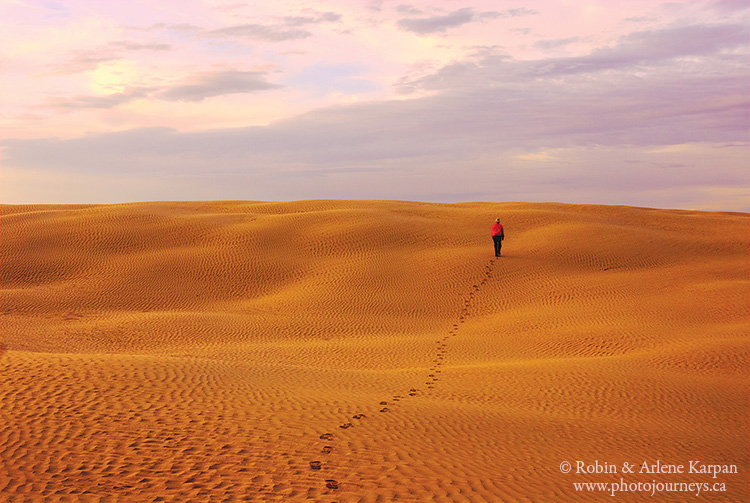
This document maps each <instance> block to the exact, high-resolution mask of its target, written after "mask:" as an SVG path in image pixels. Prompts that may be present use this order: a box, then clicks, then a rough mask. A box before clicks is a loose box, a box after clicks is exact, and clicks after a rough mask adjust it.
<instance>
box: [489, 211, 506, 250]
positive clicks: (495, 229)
mask: <svg viewBox="0 0 750 503" xmlns="http://www.w3.org/2000/svg"><path fill="white" fill-rule="evenodd" d="M503 239H505V229H503V226H502V224H501V223H500V219H499V218H498V219H497V220H495V223H494V224H492V241H493V242H494V243H495V256H496V257H499V256H500V249H501V248H502V247H503Z"/></svg>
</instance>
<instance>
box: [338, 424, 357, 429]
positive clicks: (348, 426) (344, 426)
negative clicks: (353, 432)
mask: <svg viewBox="0 0 750 503" xmlns="http://www.w3.org/2000/svg"><path fill="white" fill-rule="evenodd" d="M352 426H354V425H353V424H352V423H344V424H342V425H340V426H339V428H341V429H342V430H345V429H347V428H351V427H352Z"/></svg>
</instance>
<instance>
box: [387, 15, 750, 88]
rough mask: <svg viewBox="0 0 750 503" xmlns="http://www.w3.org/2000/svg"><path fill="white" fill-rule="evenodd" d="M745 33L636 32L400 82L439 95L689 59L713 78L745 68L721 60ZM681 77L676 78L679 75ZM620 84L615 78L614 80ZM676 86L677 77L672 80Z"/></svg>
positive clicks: (696, 29)
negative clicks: (567, 52) (573, 50)
mask: <svg viewBox="0 0 750 503" xmlns="http://www.w3.org/2000/svg"><path fill="white" fill-rule="evenodd" d="M747 38H748V27H747V26H744V25H738V24H725V25H716V26H701V25H691V26H683V27H671V28H665V29H662V30H648V31H640V32H635V33H632V34H630V35H627V36H625V37H622V38H621V39H620V40H619V43H618V44H616V45H614V46H612V47H605V48H599V49H595V50H594V51H592V52H591V53H589V54H587V55H584V56H575V57H564V58H547V59H541V60H535V61H525V62H512V61H508V57H507V56H506V55H504V54H497V53H496V54H492V53H491V52H488V51H485V52H484V53H483V54H482V57H481V58H479V59H478V60H477V59H468V60H464V61H458V62H455V63H452V64H450V65H447V66H445V67H443V68H442V69H440V70H439V71H437V72H435V73H434V74H432V75H428V76H426V77H421V78H420V79H417V80H414V81H401V82H399V83H398V85H399V86H400V88H401V92H403V93H410V92H413V91H415V90H418V89H423V90H433V91H434V90H438V89H448V88H468V87H476V86H486V85H490V83H491V85H500V84H501V83H505V84H510V83H514V82H526V81H527V80H528V79H535V78H550V79H552V78H564V77H566V76H567V77H570V78H573V77H575V76H576V75H596V74H598V73H603V72H609V71H621V72H625V74H626V75H629V72H643V71H644V70H645V69H646V67H656V66H661V67H662V68H667V66H665V65H668V64H670V63H674V64H678V63H679V62H680V61H682V60H685V59H689V58H703V59H702V60H701V65H703V67H704V69H706V70H707V69H709V68H712V67H714V68H715V70H714V71H715V72H722V71H727V70H732V71H737V70H736V69H739V68H744V69H745V71H746V68H747V58H746V57H744V56H742V55H733V54H728V55H723V54H722V53H723V52H724V51H730V52H731V51H733V50H735V49H737V48H742V47H745V46H746V43H747ZM677 75H679V72H678V73H677ZM618 78H619V77H618ZM675 78H676V81H677V83H679V82H680V80H681V77H675Z"/></svg>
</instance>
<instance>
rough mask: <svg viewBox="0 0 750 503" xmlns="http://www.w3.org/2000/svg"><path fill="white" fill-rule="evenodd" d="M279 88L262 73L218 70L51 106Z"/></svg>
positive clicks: (79, 107) (103, 105) (105, 104)
mask: <svg viewBox="0 0 750 503" xmlns="http://www.w3.org/2000/svg"><path fill="white" fill-rule="evenodd" d="M280 87H282V86H281V85H279V84H273V83H271V82H268V81H267V80H266V74H265V73H264V72H243V71H219V72H202V73H196V74H193V75H191V76H189V77H187V78H186V79H184V83H180V84H176V85H173V86H166V87H161V88H156V87H130V88H128V89H126V90H125V91H123V92H119V93H112V94H107V95H103V96H76V97H73V98H71V99H69V100H63V101H60V100H58V101H55V102H54V103H53V106H55V107H57V108H62V109H69V110H82V109H97V108H100V109H107V108H114V107H116V106H119V105H123V104H125V103H130V102H131V101H134V100H136V99H142V98H147V99H160V100H165V101H189V102H199V101H203V100H204V99H206V98H212V97H215V96H223V95H226V94H240V93H255V92H259V91H267V90H271V89H278V88H280Z"/></svg>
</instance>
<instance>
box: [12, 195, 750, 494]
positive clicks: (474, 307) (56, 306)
mask: <svg viewBox="0 0 750 503" xmlns="http://www.w3.org/2000/svg"><path fill="white" fill-rule="evenodd" d="M496 216H500V217H501V218H502V221H503V223H504V225H505V227H506V234H507V239H506V241H505V244H504V247H503V252H504V256H503V257H501V258H498V259H495V258H494V256H493V253H492V243H491V240H490V238H489V227H490V225H491V224H492V221H493V220H494V218H495V217H496ZM0 231H1V236H2V248H1V251H2V257H1V258H2V289H3V291H2V319H1V321H2V343H3V345H4V346H5V348H6V351H5V352H4V354H3V355H2V358H1V359H0V403H1V404H2V408H1V409H0V413H1V416H0V424H2V430H0V431H1V433H0V463H1V465H0V466H1V467H2V470H0V496H1V497H0V499H1V500H2V501H86V502H89V501H92V502H98V501H123V502H141V501H144V502H145V501H300V500H311V501H321V502H329V501H342V502H358V501H362V502H376V501H385V502H388V501H470V502H479V501H488V502H506V501H507V502H516V501H520V502H547V501H549V502H560V501H627V502H631V501H735V502H736V501H750V494H749V493H748V364H747V362H748V284H749V282H748V241H747V239H748V215H747V214H729V213H703V212H688V211H670V210H651V209H643V208H631V207H606V206H578V205H561V204H521V203H506V204H485V203H472V204H456V205H443V204H423V203H408V202H393V201H303V202H291V203H261V202H192V203H190V202H188V203H148V204H146V203H143V204H140V203H139V204H125V205H107V206H3V208H2V219H1V227H0ZM564 461H568V462H570V463H572V466H573V470H572V472H571V473H563V472H562V471H561V463H563V462H564ZM579 461H580V462H582V463H584V471H585V470H586V467H587V466H590V467H591V468H589V469H591V470H594V471H596V466H597V463H598V466H599V467H600V468H601V467H602V466H608V467H610V468H609V469H611V468H612V467H614V468H615V469H616V470H617V473H593V474H586V473H576V472H577V471H579V470H577V465H578V462H579ZM690 461H698V462H700V463H701V465H698V466H702V465H706V466H707V465H720V466H722V467H724V468H725V470H724V471H729V472H731V471H732V466H734V467H735V469H736V471H737V473H719V474H717V475H716V477H713V476H712V475H711V474H705V473H689V467H690V465H689V463H690ZM625 462H629V463H631V464H635V465H637V470H636V471H635V473H633V474H627V473H625V474H624V473H622V468H621V467H622V464H623V463H625ZM643 462H647V463H648V464H649V465H650V464H654V463H656V462H660V463H662V464H669V465H673V466H677V465H683V466H684V468H683V470H684V472H685V473H671V474H670V473H666V474H665V473H656V474H654V473H645V472H644V473H639V472H638V471H639V470H640V469H641V468H642V464H643ZM563 466H564V465H563ZM600 471H601V470H600ZM621 480H622V482H621ZM578 482H605V483H608V482H616V483H618V484H624V486H622V485H620V486H619V487H618V489H619V494H618V495H617V496H616V497H614V498H613V497H611V496H610V493H609V491H599V492H597V491H595V490H592V491H587V490H586V489H585V488H583V487H579V488H578V489H577V488H576V487H575V485H574V483H578ZM638 482H641V484H646V483H649V484H651V483H653V485H654V493H655V494H654V495H653V496H652V491H651V489H650V488H649V486H643V485H642V487H641V490H640V491H639V490H638V488H637V487H635V486H634V485H633V484H635V485H636V486H637V483H638ZM675 482H680V483H684V485H683V486H679V487H682V488H683V492H679V491H675V490H671V491H670V490H668V489H667V488H666V486H665V484H667V483H675ZM688 483H700V484H701V485H700V486H696V485H694V486H690V490H687V484H688ZM715 483H721V484H723V485H724V491H721V489H722V488H721V486H720V485H716V486H715V485H714V484H715ZM657 484H661V490H658V489H659V488H658V487H657ZM703 484H705V486H704V485H703ZM706 486H708V487H706ZM672 487H673V488H674V486H672ZM624 491H628V492H627V493H624ZM698 492H699V493H700V494H699V495H697V493H698Z"/></svg>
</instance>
